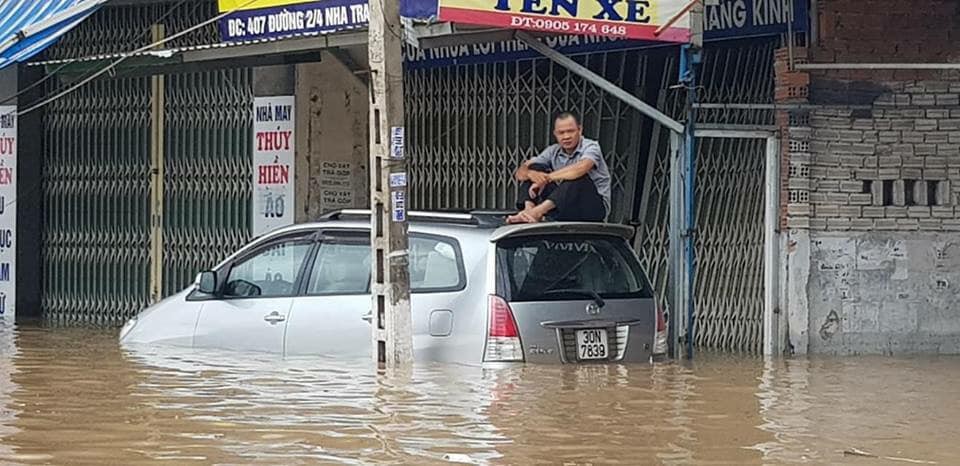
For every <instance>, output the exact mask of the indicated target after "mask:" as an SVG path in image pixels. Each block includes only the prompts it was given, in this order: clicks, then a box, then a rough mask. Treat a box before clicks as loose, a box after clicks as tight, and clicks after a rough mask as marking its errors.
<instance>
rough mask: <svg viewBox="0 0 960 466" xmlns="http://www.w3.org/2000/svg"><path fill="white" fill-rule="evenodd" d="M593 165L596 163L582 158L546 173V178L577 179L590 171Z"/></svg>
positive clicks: (556, 179) (551, 179) (558, 179)
mask: <svg viewBox="0 0 960 466" xmlns="http://www.w3.org/2000/svg"><path fill="white" fill-rule="evenodd" d="M595 166H597V164H596V162H594V161H593V160H590V159H583V160H581V161H579V162H577V163H575V164H573V165H567V166H566V167H563V168H561V169H559V170H557V171H555V172H552V173H548V174H547V178H549V179H550V181H570V180H578V179H580V178H582V177H583V176H584V175H586V174H587V173H590V170H593V167H595Z"/></svg>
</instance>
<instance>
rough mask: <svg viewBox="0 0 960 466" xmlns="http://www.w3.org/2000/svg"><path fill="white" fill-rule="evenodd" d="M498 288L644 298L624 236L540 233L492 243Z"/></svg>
mask: <svg viewBox="0 0 960 466" xmlns="http://www.w3.org/2000/svg"><path fill="white" fill-rule="evenodd" d="M497 264H498V274H499V277H498V278H499V280H498V288H499V289H498V292H500V293H501V294H504V295H505V297H506V298H507V299H509V300H510V301H514V302H519V301H566V300H571V299H576V300H582V299H589V298H584V292H585V291H586V292H591V293H596V294H598V295H600V296H601V297H603V298H609V299H618V298H623V299H628V298H649V297H651V296H652V293H651V292H650V287H649V285H648V282H647V280H646V277H645V276H644V274H643V271H642V270H641V267H640V262H639V261H638V260H637V257H636V256H635V255H634V253H633V251H631V250H630V247H629V246H628V245H627V243H626V241H624V240H622V239H621V238H618V237H611V236H582V235H577V236H574V235H545V236H534V237H522V238H513V239H508V240H505V241H502V242H500V243H499V244H498V245H497Z"/></svg>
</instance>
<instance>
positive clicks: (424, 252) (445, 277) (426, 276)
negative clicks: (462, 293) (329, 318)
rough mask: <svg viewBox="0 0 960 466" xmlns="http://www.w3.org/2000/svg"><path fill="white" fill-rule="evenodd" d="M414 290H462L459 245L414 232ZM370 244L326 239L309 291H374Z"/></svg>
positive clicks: (411, 248) (411, 267)
mask: <svg viewBox="0 0 960 466" xmlns="http://www.w3.org/2000/svg"><path fill="white" fill-rule="evenodd" d="M409 251H410V254H409V258H410V289H411V291H412V292H414V293H431V292H434V293H436V292H444V291H454V290H460V289H463V287H464V285H465V284H464V281H465V280H464V273H463V265H462V264H463V260H462V258H461V257H460V251H459V249H458V248H457V246H456V244H455V243H454V242H452V241H449V240H444V239H439V238H435V237H432V236H420V235H411V236H410V245H409ZM370 257H371V256H370V243H369V242H368V240H367V239H366V238H364V239H363V240H362V241H361V240H358V239H356V238H354V239H337V240H334V241H324V242H323V243H321V245H320V249H319V250H318V251H317V257H316V258H315V259H314V262H313V268H312V270H311V272H310V279H309V281H308V282H307V294H309V295H312V296H323V295H349V294H366V293H369V292H370V275H371V267H372V264H371V263H370Z"/></svg>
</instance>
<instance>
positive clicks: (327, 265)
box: [307, 240, 371, 296]
mask: <svg viewBox="0 0 960 466" xmlns="http://www.w3.org/2000/svg"><path fill="white" fill-rule="evenodd" d="M370 271H371V264H370V244H369V243H367V242H363V241H357V240H353V241H337V240H328V241H323V242H322V243H320V247H319V249H318V250H317V257H316V258H315V259H314V261H313V269H312V271H311V273H310V281H309V282H308V285H307V294H308V295H311V296H323V295H346V294H365V293H367V292H368V290H369V289H370Z"/></svg>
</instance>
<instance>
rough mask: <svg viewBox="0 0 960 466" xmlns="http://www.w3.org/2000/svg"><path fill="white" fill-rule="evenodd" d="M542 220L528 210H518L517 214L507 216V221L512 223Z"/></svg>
mask: <svg viewBox="0 0 960 466" xmlns="http://www.w3.org/2000/svg"><path fill="white" fill-rule="evenodd" d="M539 221H540V220H539V219H538V218H536V217H535V216H533V215H531V214H530V213H529V212H527V211H523V212H518V213H517V214H516V215H511V216H509V217H507V223H508V224H511V225H516V224H521V223H537V222H539Z"/></svg>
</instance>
